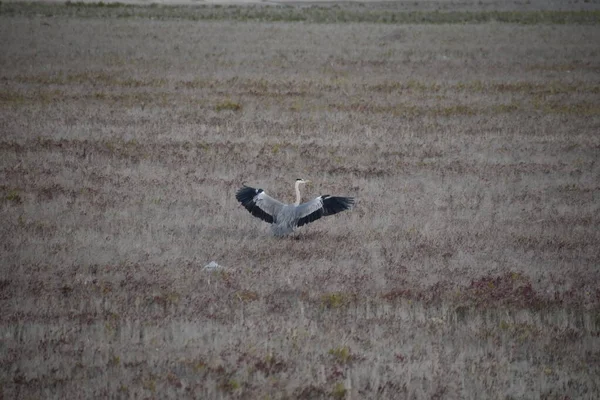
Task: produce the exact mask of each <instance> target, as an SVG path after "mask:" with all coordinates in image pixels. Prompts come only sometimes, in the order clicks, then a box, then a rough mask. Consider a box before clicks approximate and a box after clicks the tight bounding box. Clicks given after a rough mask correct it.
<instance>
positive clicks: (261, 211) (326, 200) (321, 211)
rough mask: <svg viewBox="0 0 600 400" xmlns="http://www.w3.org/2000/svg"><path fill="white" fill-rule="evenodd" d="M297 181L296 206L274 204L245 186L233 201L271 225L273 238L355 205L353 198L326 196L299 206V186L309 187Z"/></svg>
mask: <svg viewBox="0 0 600 400" xmlns="http://www.w3.org/2000/svg"><path fill="white" fill-rule="evenodd" d="M308 182H310V181H305V180H304V179H296V183H295V188H296V202H295V203H294V204H284V203H282V202H280V201H278V200H275V199H274V198H272V197H271V196H269V195H268V194H267V193H265V191H264V190H262V189H255V188H253V187H249V186H246V185H244V187H242V188H241V189H240V190H238V191H237V193H236V195H235V198H236V199H237V200H238V201H239V202H240V203H242V205H243V206H244V207H245V208H246V210H248V211H250V214H252V215H254V216H255V217H257V218H260V219H262V220H263V221H265V222H268V223H270V224H271V230H272V232H273V234H274V235H275V236H284V235H287V234H289V233H292V232H293V231H294V230H295V229H296V228H297V227H300V226H302V225H305V224H308V223H310V222H313V221H316V220H318V219H319V218H321V217H326V216H328V215H333V214H337V213H339V212H342V211H345V210H348V209H350V208H352V206H353V205H354V198H352V197H339V196H330V195H328V194H326V195H322V196H318V197H315V198H314V199H312V200H310V201H307V202H306V203H302V204H300V200H301V197H300V185H301V184H304V183H308Z"/></svg>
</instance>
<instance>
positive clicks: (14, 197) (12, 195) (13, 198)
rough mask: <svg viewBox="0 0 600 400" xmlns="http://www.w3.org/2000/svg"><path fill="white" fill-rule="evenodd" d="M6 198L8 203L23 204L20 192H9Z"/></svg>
mask: <svg viewBox="0 0 600 400" xmlns="http://www.w3.org/2000/svg"><path fill="white" fill-rule="evenodd" d="M4 198H5V199H6V201H8V202H10V203H13V204H21V203H22V202H23V199H22V198H21V195H20V194H19V192H18V191H17V190H14V189H13V190H11V191H9V192H8V193H7V194H6V196H5V197H4Z"/></svg>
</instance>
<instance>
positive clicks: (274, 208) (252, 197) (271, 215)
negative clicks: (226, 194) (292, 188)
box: [235, 186, 284, 224]
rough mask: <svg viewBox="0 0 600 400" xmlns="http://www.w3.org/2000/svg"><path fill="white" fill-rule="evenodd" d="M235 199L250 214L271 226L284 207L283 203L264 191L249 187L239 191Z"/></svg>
mask: <svg viewBox="0 0 600 400" xmlns="http://www.w3.org/2000/svg"><path fill="white" fill-rule="evenodd" d="M235 198H236V199H237V200H238V201H239V202H240V203H242V205H243V206H244V207H245V208H246V210H248V211H249V212H250V214H252V215H254V216H255V217H257V218H260V219H262V220H263V221H266V222H268V223H270V224H272V223H273V221H274V220H275V217H276V216H277V214H278V213H279V211H281V209H282V208H283V206H284V204H283V203H281V202H280V201H277V200H275V199H274V198H272V197H271V196H269V195H268V194H266V193H265V192H264V190H262V189H255V188H253V187H249V186H244V187H243V188H241V189H240V190H238V191H237V193H236V194H235Z"/></svg>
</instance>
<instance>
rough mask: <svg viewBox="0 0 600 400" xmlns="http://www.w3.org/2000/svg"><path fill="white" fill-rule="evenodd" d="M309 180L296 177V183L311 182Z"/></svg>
mask: <svg viewBox="0 0 600 400" xmlns="http://www.w3.org/2000/svg"><path fill="white" fill-rule="evenodd" d="M309 182H310V181H309V180H306V179H302V178H298V179H296V183H309Z"/></svg>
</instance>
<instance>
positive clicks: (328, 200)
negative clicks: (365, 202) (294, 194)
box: [296, 194, 354, 226]
mask: <svg viewBox="0 0 600 400" xmlns="http://www.w3.org/2000/svg"><path fill="white" fill-rule="evenodd" d="M353 205H354V198H352V197H338V196H329V195H327V194H326V195H323V196H319V197H316V198H314V199H312V200H311V201H307V202H306V203H303V204H300V205H299V206H298V207H297V208H296V217H297V218H298V224H297V225H298V226H302V225H305V224H308V223H311V222H313V221H316V220H318V219H319V218H321V217H326V216H328V215H333V214H337V213H339V212H342V211H345V210H348V209H350V208H352V206H353Z"/></svg>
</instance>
